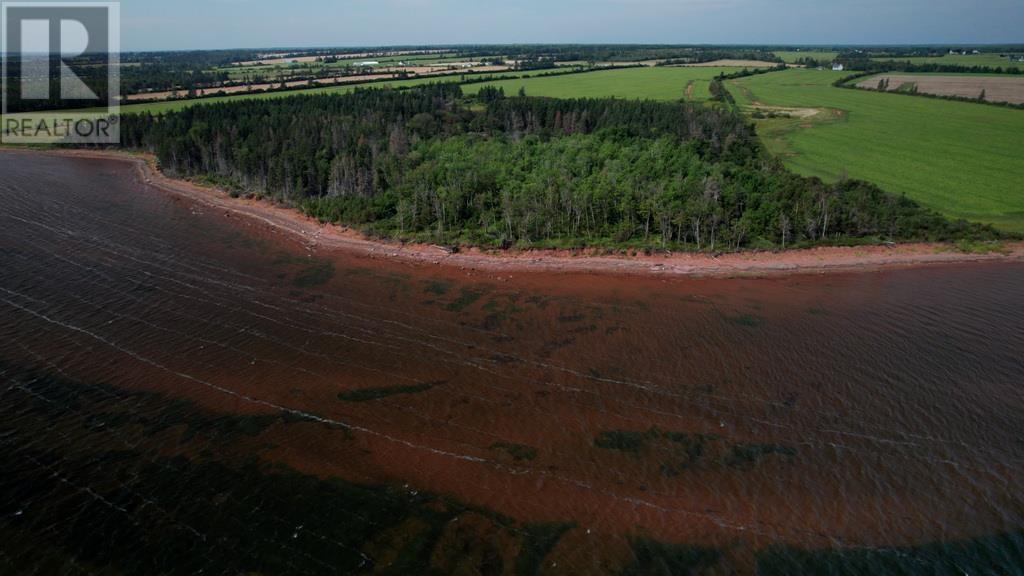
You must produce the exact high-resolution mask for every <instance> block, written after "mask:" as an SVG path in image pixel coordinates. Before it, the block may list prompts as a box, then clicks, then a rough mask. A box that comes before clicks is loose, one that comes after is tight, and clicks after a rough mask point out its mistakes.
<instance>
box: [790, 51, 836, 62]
mask: <svg viewBox="0 0 1024 576" xmlns="http://www.w3.org/2000/svg"><path fill="white" fill-rule="evenodd" d="M775 55H776V56H778V57H779V58H782V61H783V62H786V63H787V64H792V63H793V62H796V61H797V60H799V59H801V58H814V59H815V60H819V61H822V60H834V59H835V57H836V56H839V52H829V51H821V50H800V51H795V50H794V51H786V50H783V51H779V52H775Z"/></svg>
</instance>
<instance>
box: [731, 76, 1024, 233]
mask: <svg viewBox="0 0 1024 576" xmlns="http://www.w3.org/2000/svg"><path fill="white" fill-rule="evenodd" d="M845 74H846V73H844V72H832V71H820V70H801V69H794V70H786V71H782V72H773V73H770V74H763V75H759V76H752V77H748V78H741V79H738V80H731V81H729V82H728V86H729V88H730V90H731V92H732V93H733V95H734V96H735V97H736V100H737V102H739V103H740V104H741V105H744V106H747V107H754V106H761V107H788V108H794V109H799V110H802V111H803V112H806V114H793V117H791V118H778V119H765V120H762V121H760V122H759V126H758V129H759V131H760V133H761V135H762V138H763V139H764V140H765V142H766V144H767V145H768V147H769V149H770V150H771V151H772V152H774V153H776V154H779V155H781V156H782V157H783V158H784V160H785V162H786V163H787V165H788V166H790V167H791V168H793V169H794V170H796V171H798V172H800V173H803V174H807V175H812V176H819V177H821V178H823V179H826V180H835V179H838V178H840V177H841V176H842V175H843V174H848V175H849V176H851V177H855V178H861V179H864V180H868V181H870V182H874V183H876V184H878V185H879V186H881V187H882V188H884V189H886V190H889V191H891V192H895V193H898V194H899V193H901V194H906V195H907V196H908V197H910V198H913V199H915V200H918V201H920V202H922V203H923V204H925V205H927V206H930V207H932V208H934V209H936V210H938V211H940V212H943V213H945V214H947V215H949V216H952V217H958V218H966V219H969V220H974V221H978V222H987V223H991V224H994V225H996V226H998V227H1000V228H1002V229H1005V230H1010V231H1016V232H1024V187H1022V186H1021V181H1020V175H1021V174H1024V156H1022V155H1021V154H1020V150H1021V147H1022V145H1024V113H1022V111H1020V110H1014V109H1009V108H1000V107H997V106H990V105H986V104H975V103H969V102H954V101H947V100H938V99H932V98H923V97H917V96H908V95H903V94H886V93H880V92H870V91H866V90H852V89H844V88H836V87H834V86H832V83H833V82H834V81H836V80H838V79H839V78H841V77H843V76H844V75H845ZM801 116H802V117H801Z"/></svg>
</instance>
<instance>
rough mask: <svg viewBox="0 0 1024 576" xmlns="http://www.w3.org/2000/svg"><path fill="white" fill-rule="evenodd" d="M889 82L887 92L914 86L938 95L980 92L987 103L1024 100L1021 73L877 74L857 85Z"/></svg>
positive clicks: (973, 94)
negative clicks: (1011, 74)
mask: <svg viewBox="0 0 1024 576" xmlns="http://www.w3.org/2000/svg"><path fill="white" fill-rule="evenodd" d="M883 79H884V80H887V81H888V82H889V91H890V92H895V91H905V90H908V89H910V88H911V87H916V88H917V91H918V92H923V93H925V94H936V95H939V96H961V97H964V98H977V97H978V96H979V95H980V94H981V93H982V91H984V92H985V100H987V101H989V102H1010V103H1012V104H1021V103H1024V76H1016V75H1013V76H1006V75H981V74H879V75H878V76H871V77H868V78H865V79H864V80H861V81H860V82H858V83H857V87H859V88H877V87H878V83H879V82H880V81H882V80H883Z"/></svg>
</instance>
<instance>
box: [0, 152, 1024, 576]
mask: <svg viewBox="0 0 1024 576" xmlns="http://www.w3.org/2000/svg"><path fill="white" fill-rule="evenodd" d="M0 175H2V178H0V206H2V208H0V375H2V376H0V378H2V381H0V454H2V455H3V457H2V459H0V460H2V461H5V462H7V463H8V464H7V469H6V470H5V473H4V474H3V476H2V477H0V486H2V491H0V542H4V543H3V544H0V573H8V572H11V573H26V572H27V573H31V572H32V571H33V570H35V571H37V573H94V572H98V571H99V570H100V569H101V568H103V567H112V568H114V569H117V570H121V571H124V572H126V573H154V572H166V573H177V572H180V573H193V572H196V571H199V570H203V571H206V572H207V573H238V572H244V571H254V572H263V573H285V572H287V573H335V572H369V571H376V572H382V573H389V572H390V573H409V572H410V571H416V572H422V570H423V567H424V566H431V567H433V568H434V569H435V570H438V571H440V572H445V573H448V572H460V571H462V573H477V572H481V573H499V574H500V573H571V574H577V573H595V574H597V573H616V572H627V573H686V572H687V571H689V572H691V573H715V574H719V573H749V574H753V573H759V574H774V573H779V574H792V573H814V572H824V571H827V570H833V571H834V573H864V574H884V573H900V574H903V573H923V574H934V573H943V574H944V573H949V574H961V573H964V572H965V571H966V572H968V573H971V574H977V573H997V574H1019V573H1022V572H1024V568H1022V565H1024V539H1022V532H1021V529H1022V528H1024V497H1022V495H1021V492H1020V490H1019V489H1018V486H1019V485H1018V484H1017V482H1018V481H1019V478H1020V475H1021V472H1022V470H1024V390H1022V382H1024V266H1022V265H1016V264H997V265H993V264H988V265H965V266H948V267H933V268H921V269H912V270H900V271H886V272H869V273H861V274H848V275H846V274H835V275H827V276H794V277H790V278H782V279H778V278H777V279H757V280H755V279H750V280H707V279H702V280H698V279H661V278H656V277H645V278H627V277H611V276H596V275H559V274H530V273H522V272H516V273H512V274H509V273H478V272H473V271H469V270H458V269H449V268H446V267H441V266H429V265H425V264H406V263H396V262H391V261H385V260H379V259H370V258H366V257H362V256H353V255H349V254H343V253H330V252H324V251H319V250H317V249H316V247H315V246H308V245H306V244H305V243H304V242H303V241H301V240H300V239H296V238H290V237H282V236H279V235H277V233H275V232H272V231H270V230H268V229H266V228H265V227H263V226H261V225H259V224H258V223H255V222H253V221H249V220H243V219H240V218H238V217H229V215H227V214H224V213H223V212H220V211H215V210H211V209H209V208H207V207H204V206H202V205H199V204H196V203H194V202H192V201H187V200H182V199H177V198H174V197H172V196H170V195H168V194H166V193H163V192H160V191H157V190H155V189H152V188H150V187H147V186H145V185H142V184H141V183H139V182H138V181H137V176H136V175H135V173H134V171H133V170H132V169H131V167H130V166H127V165H125V164H123V163H117V162H112V161H96V160H81V159H69V158H56V157H44V156H34V155H28V154H11V153H0ZM630 571H632V572H630Z"/></svg>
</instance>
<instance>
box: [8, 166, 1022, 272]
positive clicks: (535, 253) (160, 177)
mask: <svg viewBox="0 0 1024 576" xmlns="http://www.w3.org/2000/svg"><path fill="white" fill-rule="evenodd" d="M0 151H3V152H15V153H29V154H46V155H51V156H61V157H71V158H93V159H101V160H115V161H121V162H128V163H131V164H132V165H134V166H135V169H136V173H137V176H138V178H139V180H140V181H141V182H142V183H144V184H146V185H149V186H153V187H155V188H158V189H160V190H162V191H164V192H166V193H169V194H172V195H175V196H178V197H182V198H187V199H189V200H192V201H196V202H199V203H202V204H205V205H206V206H209V207H211V208H216V209H221V210H224V211H225V216H227V217H230V216H231V215H232V214H237V215H240V216H243V217H246V218H250V219H253V220H256V221H259V222H261V223H262V224H264V225H266V226H268V227H270V228H273V229H275V230H277V231H279V232H284V233H287V234H290V235H292V236H295V237H297V238H299V239H301V240H302V241H303V243H304V244H306V245H307V247H308V248H309V249H315V248H326V249H337V250H344V251H347V252H351V253H355V254H358V255H362V256H365V257H369V258H386V259H389V260H399V261H407V262H413V263H419V264H428V265H444V266H449V267H456V268H459V269H472V270H478V271H483V272H562V273H577V274H624V275H650V276H671V277H697V278H700V277H713V278H736V277H766V276H787V275H794V274H824V273H836V272H870V271H879V270H890V269H902V268H914V267H921V266H935V265H942V264H947V265H949V264H966V263H995V262H1022V261H1024V242H1021V241H1014V242H1006V243H1004V244H1003V246H1004V247H1005V251H1004V252H1001V253H980V254H977V253H966V252H962V251H959V250H957V249H956V248H955V247H953V246H951V245H949V244H942V243H913V244H896V245H892V246H884V245H883V246H880V245H866V246H827V247H818V248H806V249H796V250H787V251H778V252H753V251H743V252H732V253H725V254H721V255H717V256H716V255H712V254H706V253H677V254H671V253H670V254H654V255H650V256H648V255H636V256H627V255H623V254H613V255H596V254H580V253H575V252H573V251H571V250H552V249H538V250H529V251H524V250H509V251H500V252H499V251H493V250H484V249H480V248H460V251H459V252H457V253H454V254H449V253H447V252H445V251H443V250H442V249H440V248H438V247H436V246H431V245H426V244H412V243H406V244H402V243H399V242H397V241H395V242H388V241H379V240H373V239H369V238H367V237H366V236H365V235H364V234H362V233H361V232H359V231H356V230H352V229H350V228H346V227H343V226H340V225H337V224H324V223H321V222H319V221H318V220H316V219H314V218H312V217H309V216H306V215H304V214H302V213H301V212H299V211H298V210H297V209H294V208H287V207H284V206H280V205H276V204H273V203H272V202H270V201H267V200H257V199H249V198H232V197H231V196H230V195H229V194H228V192H226V191H224V190H222V189H219V188H215V187H209V186H203V185H199V184H196V183H193V182H190V181H188V180H180V179H176V178H171V177H169V176H167V175H165V174H164V173H163V172H161V171H160V170H159V169H158V168H157V167H156V165H155V164H156V159H155V158H154V157H153V156H151V155H148V154H142V153H132V152H126V151H100V150H31V149H24V148H8V147H0Z"/></svg>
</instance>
